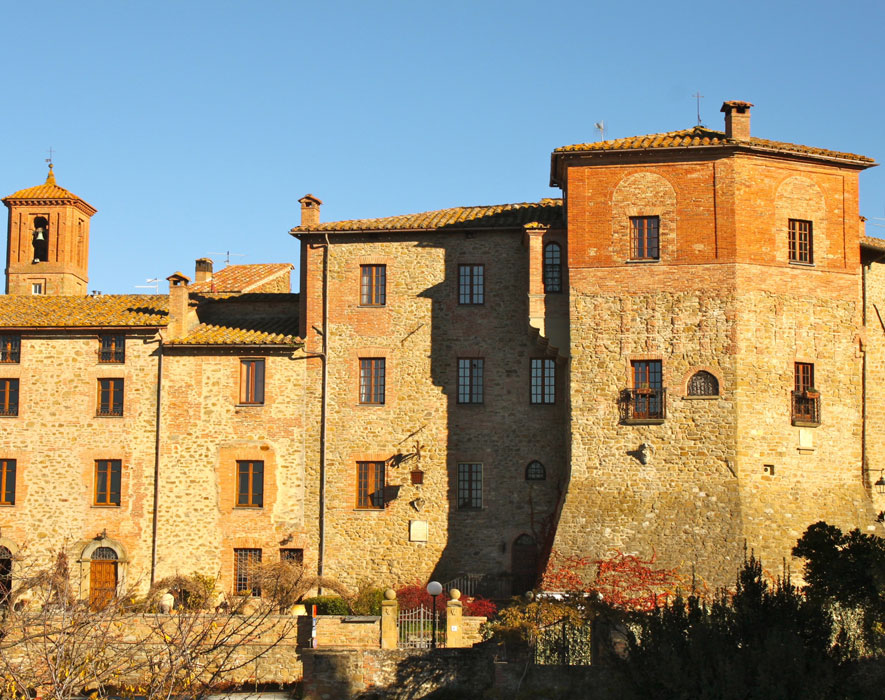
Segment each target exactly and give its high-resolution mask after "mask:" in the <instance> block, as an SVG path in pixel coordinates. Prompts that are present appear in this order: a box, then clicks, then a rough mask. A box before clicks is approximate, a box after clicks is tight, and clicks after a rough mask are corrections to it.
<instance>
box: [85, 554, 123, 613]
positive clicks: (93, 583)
mask: <svg viewBox="0 0 885 700" xmlns="http://www.w3.org/2000/svg"><path fill="white" fill-rule="evenodd" d="M116 593H117V562H115V561H107V560H104V561H102V560H96V559H93V560H92V561H91V562H90V563H89V604H90V605H91V606H92V609H93V610H101V609H102V608H104V607H106V606H107V604H108V603H110V602H111V600H113V598H114V595H115V594H116Z"/></svg>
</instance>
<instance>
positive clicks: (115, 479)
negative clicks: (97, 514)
mask: <svg viewBox="0 0 885 700" xmlns="http://www.w3.org/2000/svg"><path fill="white" fill-rule="evenodd" d="M122 472H123V463H122V462H121V461H120V460H119V459H97V460H95V500H94V501H93V503H94V505H97V506H119V505H120V478H121V475H122Z"/></svg>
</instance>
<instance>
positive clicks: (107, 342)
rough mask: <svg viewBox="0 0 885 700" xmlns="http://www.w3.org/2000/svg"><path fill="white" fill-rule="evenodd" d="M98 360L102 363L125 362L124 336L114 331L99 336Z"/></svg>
mask: <svg viewBox="0 0 885 700" xmlns="http://www.w3.org/2000/svg"><path fill="white" fill-rule="evenodd" d="M98 361H99V362H101V363H103V364H106V363H120V362H125V361H126V336H124V335H121V334H116V333H107V334H105V335H101V336H99V339H98Z"/></svg>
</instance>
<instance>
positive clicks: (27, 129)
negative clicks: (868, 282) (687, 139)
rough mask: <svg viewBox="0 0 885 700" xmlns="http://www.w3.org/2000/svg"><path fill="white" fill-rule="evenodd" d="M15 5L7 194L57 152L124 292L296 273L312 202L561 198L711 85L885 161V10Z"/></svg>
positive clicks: (403, 206)
mask: <svg viewBox="0 0 885 700" xmlns="http://www.w3.org/2000/svg"><path fill="white" fill-rule="evenodd" d="M0 9H2V24H3V27H4V31H3V41H2V42H0V65H2V67H3V76H4V93H5V99H4V106H3V109H2V111H0V127H2V141H0V164H2V167H0V195H2V196H5V195H7V194H10V193H12V192H14V191H16V190H18V189H21V188H23V187H30V186H32V185H36V184H39V183H41V182H42V181H43V180H44V178H45V175H46V170H45V163H44V158H46V157H47V155H48V153H47V151H48V149H49V147H50V146H51V147H52V148H53V149H54V153H55V155H54V161H55V170H56V174H57V177H58V183H59V184H60V185H62V186H63V187H66V188H68V189H70V190H71V191H73V192H74V193H76V194H78V195H80V196H81V197H83V198H84V199H85V200H86V201H88V202H89V203H91V204H92V205H93V206H95V207H96V208H97V209H98V214H96V215H95V217H94V218H93V220H92V228H91V233H92V236H91V251H90V253H91V255H90V284H89V287H90V289H99V290H101V291H103V292H105V293H130V292H135V291H144V290H137V289H136V288H135V285H137V284H143V283H144V281H145V279H146V278H148V277H155V276H158V275H159V276H160V277H161V278H165V277H166V276H167V275H169V274H171V273H172V272H174V271H176V270H181V271H183V272H185V273H186V274H188V275H192V273H193V261H194V259H195V258H197V257H201V256H204V255H208V254H210V253H213V252H216V251H226V250H230V251H231V252H233V253H240V254H243V257H235V258H232V261H234V262H244V263H257V262H281V261H288V262H292V263H294V264H296V265H297V263H298V259H297V257H298V254H297V245H296V243H295V241H294V240H293V239H291V238H290V237H289V236H288V235H287V233H286V232H287V231H288V229H289V228H291V227H292V226H294V225H297V224H298V222H299V218H300V207H299V204H298V198H299V197H301V196H302V195H303V194H305V193H307V192H311V193H313V194H315V195H317V196H318V197H320V198H321V199H322V200H323V201H324V205H323V208H322V218H323V220H334V219H346V218H359V217H374V216H386V215H392V214H405V213H411V212H418V211H425V210H428V209H440V208H444V207H450V206H460V205H473V204H495V203H503V202H519V201H533V200H537V199H539V198H541V197H549V196H558V194H559V191H558V190H552V189H550V188H549V187H548V184H547V183H548V177H549V162H550V161H549V156H550V151H551V150H553V149H554V148H556V147H558V146H562V145H566V144H570V143H580V142H584V141H592V140H596V138H597V133H596V131H595V129H594V128H593V124H594V122H597V121H599V120H604V121H605V123H606V126H607V134H606V136H607V137H608V138H618V137H622V136H631V135H635V134H645V133H654V132H660V131H669V130H674V129H680V128H687V127H690V126H692V125H693V124H694V123H695V121H696V115H695V112H696V109H695V100H694V99H693V98H692V95H693V94H694V93H695V92H696V91H700V92H701V94H703V95H704V99H703V100H702V101H701V117H702V120H703V122H704V123H705V124H706V125H708V126H710V127H713V128H716V129H721V128H722V115H721V114H720V112H719V107H720V105H721V103H722V101H723V100H726V99H742V100H748V101H750V102H753V103H754V104H755V105H756V106H755V108H754V110H753V119H752V129H753V134H754V135H756V136H761V137H763V138H770V139H775V140H783V141H791V142H794V143H800V144H807V145H812V146H820V147H824V148H831V149H834V150H840V151H850V152H854V153H861V154H864V155H868V156H872V157H873V158H875V159H876V160H877V161H879V162H883V161H885V122H883V114H885V92H883V87H882V76H883V74H885V71H883V67H885V66H883V64H885V58H883V49H882V45H881V40H882V32H883V26H885V3H882V2H881V0H859V1H854V2H847V3H844V4H842V5H841V6H840V5H839V4H837V3H833V2H827V3H824V2H820V1H815V0H812V1H811V2H801V3H800V2H778V1H772V0H768V1H767V2H758V1H757V0H751V1H749V2H730V3H727V4H726V3H721V4H698V3H681V4H680V3H672V2H671V3H662V2H657V1H656V2H645V1H640V2H629V3H626V2H620V3H619V2H605V3H601V2H588V1H587V0H581V1H576V2H527V1H521V0H507V1H501V2H498V1H494V2H492V1H489V2H484V1H483V0H473V1H471V2H461V1H457V0H456V1H452V0H448V1H447V2H437V3H431V2H421V1H415V0H411V1H409V2H406V1H402V2H383V1H378V2H365V1H363V2H356V1H354V2H334V1H331V2H329V1H324V2H309V3H308V2H295V1H294V0H290V1H289V2H282V1H274V2H265V1H261V0H253V1H251V2H246V1H245V0H242V1H241V2H229V1H224V0H212V1H211V2H210V1H209V0H203V1H200V2H197V1H187V0H176V1H174V2H171V1H164V0H154V1H152V2H136V1H135V0H132V1H130V2H120V1H118V2H112V1H111V0H107V1H106V2H95V1H93V0H81V1H80V2H70V1H69V0H66V1H64V2H59V1H57V0H48V1H46V2H39V3H36V2H35V3H20V2H19V3H13V2H7V3H4V5H3V7H2V8H0ZM861 213H862V214H864V215H866V216H867V217H878V218H879V219H880V220H879V221H875V220H874V219H872V220H871V222H870V224H879V225H880V226H882V227H881V228H876V227H874V226H870V225H868V229H867V231H868V233H870V234H874V235H882V236H885V220H883V219H885V166H883V167H880V168H874V169H873V170H871V171H867V172H866V173H865V174H863V175H862V176H861ZM4 228H5V226H4ZM211 257H213V258H215V260H216V263H217V265H216V267H220V266H221V265H222V264H223V256H218V255H213V256H211ZM295 279H297V277H296V278H295ZM165 289H166V282H165V280H164V281H163V283H162V285H161V291H163V290H165Z"/></svg>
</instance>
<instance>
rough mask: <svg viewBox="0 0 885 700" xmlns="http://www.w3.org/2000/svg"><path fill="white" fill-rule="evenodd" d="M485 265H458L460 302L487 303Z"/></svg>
mask: <svg viewBox="0 0 885 700" xmlns="http://www.w3.org/2000/svg"><path fill="white" fill-rule="evenodd" d="M484 285H485V267H484V266H483V265H458V303H459V304H483V303H485V289H484Z"/></svg>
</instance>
